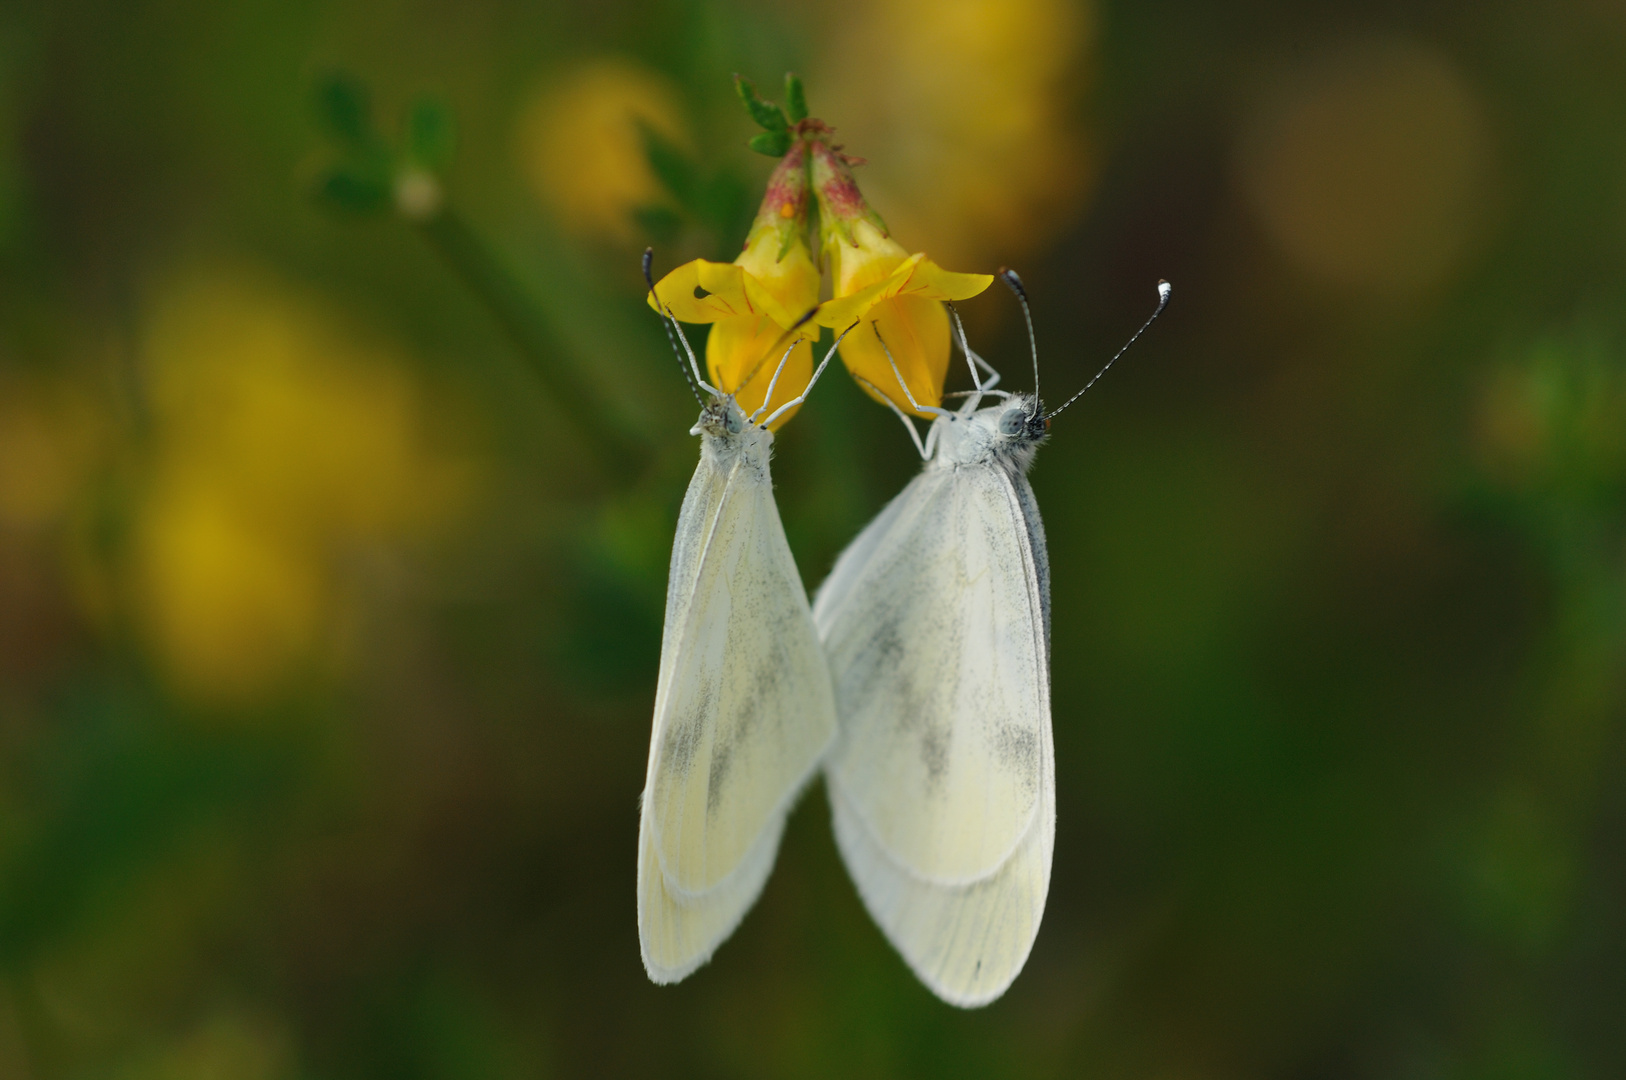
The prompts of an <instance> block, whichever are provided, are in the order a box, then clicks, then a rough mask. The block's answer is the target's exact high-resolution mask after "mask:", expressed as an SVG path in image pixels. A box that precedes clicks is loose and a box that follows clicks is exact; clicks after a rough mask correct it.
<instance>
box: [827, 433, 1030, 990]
mask: <svg viewBox="0 0 1626 1080" xmlns="http://www.w3.org/2000/svg"><path fill="white" fill-rule="evenodd" d="M877 526H878V527H879V528H876V527H877ZM872 530H873V531H872ZM849 554H850V555H851V556H852V557H851V558H850V559H849V558H848V556H847V555H844V556H843V558H842V559H841V560H838V562H837V569H836V571H835V572H834V573H832V575H831V582H830V584H829V585H828V586H827V587H826V588H824V589H821V590H820V595H819V598H818V604H817V607H816V620H817V622H818V624H819V629H820V631H821V633H822V634H823V635H824V640H825V650H826V654H827V655H828V656H829V658H830V668H831V673H832V677H833V679H834V682H835V687H836V707H837V712H838V715H839V716H840V717H841V724H842V729H841V734H840V735H839V736H838V738H837V741H836V744H835V745H834V746H833V747H832V749H831V753H830V756H829V758H828V759H827V761H826V765H825V773H826V778H827V782H828V785H829V787H830V793H831V801H832V804H833V807H834V812H835V819H836V833H837V839H838V841H839V842H840V845H841V850H842V854H843V856H844V858H845V861H846V863H847V866H848V869H849V870H850V871H851V872H852V874H853V877H854V879H855V881H856V882H857V883H858V888H859V892H860V894H861V895H862V896H863V897H864V900H865V903H866V905H867V906H868V907H869V909H870V912H871V914H873V915H874V916H875V918H876V921H877V922H878V923H880V925H881V927H882V929H883V930H884V931H885V932H886V934H887V936H888V938H889V939H890V940H891V941H892V942H893V944H894V945H895V946H896V947H897V948H898V949H899V951H900V952H902V953H903V954H904V956H905V958H906V959H907V960H908V961H909V963H910V965H911V967H913V968H914V969H915V971H916V973H917V974H919V975H920V977H921V978H922V980H923V981H925V982H926V983H927V984H928V985H929V986H930V987H931V988H932V989H933V990H934V991H935V992H936V993H938V994H939V995H940V996H942V997H943V998H944V999H945V1000H948V1001H951V1002H954V1003H956V1004H963V1005H971V1004H980V1003H982V1002H985V1001H989V1000H992V999H993V998H994V997H997V996H998V995H999V993H1001V992H1003V990H1004V989H1005V987H1006V986H1008V985H1009V983H1010V981H1011V979H1013V978H1015V976H1016V973H1017V972H1019V971H1020V970H1021V967H1022V964H1023V963H1024V962H1025V960H1026V958H1027V955H1028V951H1029V950H1030V949H1031V947H1032V942H1033V935H1034V934H1035V933H1036V932H1037V929H1038V925H1039V917H1040V916H1041V915H1042V913H1043V905H1044V898H1045V895H1046V892H1047V891H1048V888H1049V875H1050V856H1051V850H1052V848H1053V844H1054V813H1055V811H1054V805H1055V804H1054V787H1055V777H1054V763H1053V756H1054V752H1053V748H1052V744H1051V735H1050V699H1049V694H1050V691H1049V685H1050V682H1049V655H1048V653H1049V650H1048V636H1049V635H1048V609H1049V598H1048V565H1047V562H1046V557H1045V550H1044V535H1043V531H1042V527H1041V526H1040V524H1039V521H1038V514H1037V510H1036V508H1035V506H1034V504H1033V500H1032V493H1031V489H1029V488H1028V486H1027V482H1026V480H1025V479H1024V478H1022V477H1021V476H1020V475H1013V474H1012V473H1010V472H1008V471H1007V470H1005V469H1004V468H1001V467H998V466H993V465H975V466H962V467H958V468H930V469H927V470H926V471H925V472H923V473H922V474H921V475H920V476H918V477H917V478H916V479H915V480H914V481H913V482H912V483H911V484H910V485H909V487H908V488H906V489H904V491H903V492H902V493H901V494H900V495H899V496H898V498H897V499H896V500H894V502H893V504H892V505H890V506H888V507H887V509H886V510H884V511H883V512H882V515H881V517H879V518H877V521H876V522H875V524H874V526H872V529H867V530H866V531H865V532H864V533H862V534H860V536H859V538H858V539H857V540H855V541H854V543H853V545H852V547H851V548H850V549H849Z"/></svg>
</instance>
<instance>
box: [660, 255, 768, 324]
mask: <svg viewBox="0 0 1626 1080" xmlns="http://www.w3.org/2000/svg"><path fill="white" fill-rule="evenodd" d="M748 276H749V275H747V274H746V273H745V271H744V270H742V269H740V268H739V267H738V266H735V265H734V264H733V263H719V262H711V261H710V260H707V259H695V260H693V261H692V262H686V263H684V264H683V265H682V266H680V267H678V268H677V269H675V270H673V271H672V272H671V273H669V274H667V275H666V276H665V277H663V278H661V279H660V280H659V281H657V282H656V283H655V292H654V295H653V296H650V297H649V298H648V299H649V306H650V307H652V308H654V309H655V310H656V311H659V310H660V309H661V304H664V305H666V307H667V309H668V310H669V311H670V312H671V313H672V315H673V316H675V317H676V318H678V319H679V320H681V321H683V322H688V323H709V322H716V321H717V320H718V319H727V318H732V317H735V316H740V315H755V314H758V313H759V312H760V310H761V309H760V308H759V307H758V306H757V305H756V304H754V303H753V302H752V301H753V299H758V300H760V298H761V295H762V293H761V290H760V287H758V288H757V289H752V288H751V287H750V286H749V285H748V284H747V278H748ZM752 292H757V293H758V296H757V297H753V296H752V295H751V294H752ZM656 297H659V298H660V303H659V304H657V303H656V302H655V298H656Z"/></svg>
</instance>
